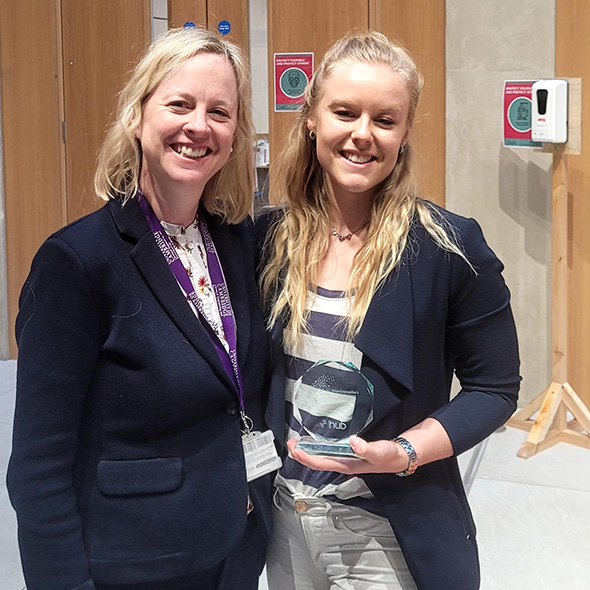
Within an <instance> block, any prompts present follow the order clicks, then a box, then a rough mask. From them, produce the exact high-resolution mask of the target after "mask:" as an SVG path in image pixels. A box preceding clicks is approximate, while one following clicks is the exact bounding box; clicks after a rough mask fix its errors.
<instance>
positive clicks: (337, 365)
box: [293, 361, 374, 457]
mask: <svg viewBox="0 0 590 590" xmlns="http://www.w3.org/2000/svg"><path fill="white" fill-rule="evenodd" d="M373 400H374V394H373V385H372V384H371V382H370V381H369V380H368V379H367V378H366V377H365V376H364V375H363V374H362V373H361V372H360V371H359V370H358V369H357V368H356V367H355V366H354V365H353V364H352V363H348V362H343V361H320V362H318V363H315V365H313V366H312V367H310V368H309V369H308V370H307V371H306V372H305V373H304V374H303V375H302V376H301V377H300V378H299V379H298V380H297V382H296V383H295V388H294V393H293V415H294V417H295V419H296V420H297V421H298V422H299V424H301V426H302V427H303V429H304V431H305V432H306V434H305V435H304V436H303V438H302V439H301V440H300V441H299V442H298V443H297V448H299V449H301V450H303V451H305V452H306V453H309V454H310V455H326V456H329V457H357V456H358V455H355V453H354V452H353V451H352V449H351V448H350V444H349V440H350V437H351V436H353V435H357V434H359V433H360V432H361V431H362V430H363V429H364V428H365V427H366V426H367V425H368V424H369V423H370V422H371V420H372V419H373Z"/></svg>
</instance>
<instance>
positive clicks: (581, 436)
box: [507, 382, 590, 459]
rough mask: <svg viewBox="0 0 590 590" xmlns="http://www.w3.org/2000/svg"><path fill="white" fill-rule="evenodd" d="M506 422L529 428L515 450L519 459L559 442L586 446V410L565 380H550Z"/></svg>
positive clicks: (589, 444)
mask: <svg viewBox="0 0 590 590" xmlns="http://www.w3.org/2000/svg"><path fill="white" fill-rule="evenodd" d="M537 410H538V412H539V413H538V415H537V417H536V419H535V420H532V419H531V416H532V415H533V414H534V413H535V412H536V411H537ZM568 410H569V411H570V413H571V414H572V416H573V420H571V421H570V422H568V420H567V411H568ZM507 424H508V426H513V427H516V428H520V429H521V430H529V431H530V434H529V436H528V437H527V440H526V441H525V442H524V443H523V444H522V446H521V447H520V449H519V451H518V453H517V455H518V456H519V457H521V458H522V459H529V458H530V457H532V456H533V455H536V454H537V453H540V452H541V451H544V450H545V449H548V448H550V447H552V446H553V445H556V444H557V443H560V442H567V443H570V444H575V445H578V446H581V447H585V448H590V411H588V409H587V408H586V406H585V405H584V403H583V402H582V400H581V399H580V398H579V397H578V395H577V394H576V392H575V391H574V390H573V389H572V387H571V386H570V385H569V383H555V382H553V383H551V385H550V386H549V387H548V389H547V390H546V391H545V392H543V393H542V394H541V395H539V396H537V397H536V398H535V399H534V400H533V401H532V402H530V403H529V404H528V405H527V406H525V407H524V408H523V409H522V410H520V411H519V412H517V413H516V414H515V415H514V416H513V417H512V418H511V419H510V420H509V421H508V423H507ZM584 431H585V432H584Z"/></svg>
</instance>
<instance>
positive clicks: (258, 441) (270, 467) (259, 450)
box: [242, 430, 283, 481]
mask: <svg viewBox="0 0 590 590" xmlns="http://www.w3.org/2000/svg"><path fill="white" fill-rule="evenodd" d="M274 439H275V437H274V434H273V433H272V430H267V431H266V432H249V433H248V434H245V435H244V436H243V437H242V444H243V445H244V457H245V459H246V479H247V480H248V481H253V480H255V479H258V478H259V477H262V476H263V475H266V474H267V473H271V472H272V471H275V470H276V469H279V467H281V465H282V464H283V462H282V461H281V458H280V457H279V456H278V454H277V450H276V448H275V445H274Z"/></svg>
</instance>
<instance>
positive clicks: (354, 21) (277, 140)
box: [268, 0, 369, 182]
mask: <svg viewBox="0 0 590 590" xmlns="http://www.w3.org/2000/svg"><path fill="white" fill-rule="evenodd" d="M368 24H369V2H368V0H322V1H321V2H318V0H297V1H293V0H273V1H272V2H269V3H268V57H269V70H268V72H269V76H268V82H269V94H268V96H269V103H270V104H269V108H270V110H269V142H270V150H271V161H272V158H273V156H274V154H275V153H276V152H277V150H280V149H281V145H282V143H283V141H284V139H285V137H286V135H287V133H288V132H289V129H290V128H291V126H292V124H293V122H294V120H295V117H296V114H295V113H290V112H277V113H275V112H274V75H273V55H274V54H275V53H299V52H305V53H310V52H312V53H313V54H314V64H315V65H316V66H317V64H319V62H320V61H321V59H322V58H323V56H324V53H325V52H326V50H327V49H328V48H329V47H330V45H332V44H333V43H334V42H335V41H337V40H338V39H339V38H340V37H342V36H343V35H345V34H346V33H347V32H348V31H351V30H353V29H355V28H356V29H365V30H366V29H367V27H368ZM271 174H272V165H271ZM271 182H272V181H271Z"/></svg>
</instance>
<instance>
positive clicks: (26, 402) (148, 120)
mask: <svg viewBox="0 0 590 590" xmlns="http://www.w3.org/2000/svg"><path fill="white" fill-rule="evenodd" d="M252 138H253V135H252V123H251V105H250V92H249V81H248V69H247V66H246V62H245V60H244V57H243V56H242V53H241V51H240V49H239V48H238V47H237V46H235V45H233V44H232V43H230V42H227V41H225V40H223V39H222V38H221V37H220V36H219V35H217V34H214V33H212V32H209V31H206V30H205V29H201V28H194V29H175V30H171V31H168V32H167V33H165V34H163V35H162V36H161V37H159V38H158V39H157V40H156V41H154V43H153V44H152V45H151V47H150V48H149V49H148V51H147V52H146V54H145V56H144V57H143V58H142V60H141V61H140V62H139V64H138V65H137V67H136V68H135V70H134V72H133V73H132V75H131V77H130V79H129V81H128V82H127V84H126V85H125V87H124V89H123V91H122V92H121V94H120V97H119V107H118V110H117V115H116V117H115V120H114V123H113V125H112V126H111V128H110V130H109V132H108V134H107V136H106V139H105V142H104V145H103V147H102V150H101V152H100V155H99V161H98V167H97V171H96V176H95V187H96V193H97V195H98V196H100V197H102V198H103V199H105V200H106V201H107V203H106V204H105V205H104V207H102V208H101V209H99V210H98V211H96V212H95V213H92V214H90V215H88V216H86V217H84V218H82V219H79V220H78V221H75V222H74V223H72V224H70V225H68V226H66V227H65V228H63V229H61V230H60V231H58V232H57V233H55V234H54V235H53V236H51V237H49V238H48V239H47V241H46V242H45V243H44V244H43V245H42V246H41V249H40V250H39V252H38V253H37V255H36V257H35V259H34V261H33V265H32V268H31V272H30V274H29V277H28V279H27V282H26V284H25V286H24V287H23V291H22V294H21V298H20V310H19V314H18V319H17V324H16V333H17V341H18V344H19V366H18V373H17V402H16V412H15V423H14V444H13V451H12V456H11V459H10V464H9V470H8V477H7V485H8V490H9V493H10V497H11V500H12V503H13V505H14V507H15V509H16V512H17V517H18V523H19V532H18V534H19V545H20V551H21V558H22V563H23V571H24V574H25V580H26V583H27V588H29V589H30V590H56V589H59V590H194V589H195V588H199V589H203V590H213V589H216V590H217V589H224V590H234V589H235V588H243V589H248V590H256V589H257V588H258V577H259V575H260V573H261V571H262V568H263V565H264V557H265V547H266V542H267V537H268V534H269V530H270V491H271V480H270V471H272V470H273V469H275V468H276V467H275V465H276V463H277V462H278V461H279V459H278V457H276V451H275V450H274V446H273V445H272V437H271V435H270V433H265V434H261V435H260V436H258V437H257V440H256V441H255V442H256V445H255V446H256V447H257V452H260V450H261V448H263V449H266V451H268V455H267V456H266V458H267V459H268V458H269V459H270V460H269V461H267V462H266V463H265V465H264V466H263V467H264V468H258V467H257V465H256V464H257V463H258V462H260V460H259V459H258V460H256V461H254V462H253V461H252V460H250V458H251V457H252V453H250V452H249V450H250V447H252V445H253V443H252V440H251V439H252V438H253V437H254V436H255V432H256V431H264V430H265V428H264V420H263V404H264V400H265V397H266V395H265V390H266V382H267V371H266V368H267V364H268V352H267V349H266V347H265V345H264V343H265V342H266V332H265V329H264V320H263V317H262V313H261V311H260V308H259V296H258V292H257V287H256V282H255V276H254V272H255V251H254V236H253V226H252V222H251V220H250V218H249V217H248V212H249V210H250V206H251V202H252V193H253V183H252V178H253V177H252ZM273 452H274V456H273ZM255 463H256V464H255ZM265 468H266V470H265Z"/></svg>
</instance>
